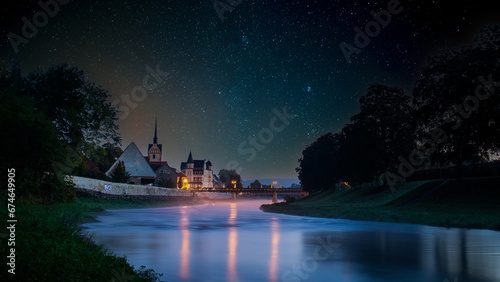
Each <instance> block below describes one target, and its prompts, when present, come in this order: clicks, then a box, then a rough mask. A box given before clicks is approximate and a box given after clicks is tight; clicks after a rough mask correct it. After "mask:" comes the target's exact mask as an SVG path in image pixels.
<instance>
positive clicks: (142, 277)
mask: <svg viewBox="0 0 500 282" xmlns="http://www.w3.org/2000/svg"><path fill="white" fill-rule="evenodd" d="M192 203H193V201H192V199H191V198H189V199H186V201H185V202H174V201H165V200H162V201H155V200H142V201H141V200H139V201H138V200H103V199H97V198H94V197H91V196H85V195H79V197H78V198H77V201H76V202H75V203H68V204H53V205H18V206H17V207H16V211H15V215H16V219H17V220H18V222H17V223H16V230H15V234H16V238H15V242H16V245H15V251H16V252H15V254H16V271H15V272H16V274H15V275H12V274H9V273H7V270H6V269H5V270H4V271H2V274H1V275H0V277H1V279H0V280H1V281H158V280H160V274H158V273H156V272H154V271H153V270H147V269H145V268H144V267H142V268H141V267H140V266H135V269H134V267H132V266H131V265H130V264H128V262H127V260H126V259H125V258H123V257H118V256H115V255H114V254H112V253H111V252H110V251H108V250H106V249H105V248H103V247H102V246H99V245H97V244H95V243H93V242H92V241H91V239H90V238H88V237H86V236H82V235H81V234H80V229H79V225H80V224H81V223H83V222H88V221H91V220H94V216H95V215H96V213H98V212H101V211H103V210H105V209H124V208H127V209H128V208H146V207H160V206H173V205H178V204H192ZM5 210H6V209H5ZM6 216H7V215H6V214H5V215H2V218H6ZM4 230H5V229H4ZM1 235H3V236H2V239H1V242H2V243H1V247H0V249H1V250H2V254H8V252H7V251H8V249H7V248H9V249H10V247H8V246H7V241H6V240H5V238H7V236H5V235H8V234H1ZM9 251H10V250H9ZM4 258H5V256H4ZM4 265H5V264H4ZM162 279H163V280H165V279H164V278H162Z"/></svg>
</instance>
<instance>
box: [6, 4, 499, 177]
mask: <svg viewBox="0 0 500 282" xmlns="http://www.w3.org/2000/svg"><path fill="white" fill-rule="evenodd" d="M43 1H45V0H43ZM11 2H15V1H11ZM37 2H38V1H18V2H17V3H11V4H3V7H2V17H1V22H0V23H1V26H0V30H1V32H2V34H1V36H2V40H1V44H2V45H1V46H0V59H1V60H2V61H3V62H4V63H7V64H11V63H12V62H13V61H15V62H18V63H19V64H20V66H21V69H22V71H23V72H24V73H27V72H30V71H33V70H34V69H37V68H42V69H45V68H47V67H48V66H50V65H53V64H60V63H68V64H69V65H70V66H77V67H79V68H81V69H82V70H83V71H84V73H85V75H86V77H87V78H88V79H89V80H90V81H93V82H95V83H96V84H98V85H101V86H102V87H103V88H104V89H106V90H108V91H109V93H110V94H111V95H112V96H113V98H112V100H113V101H116V103H117V105H118V106H121V107H126V108H127V109H128V112H127V113H125V112H123V111H122V115H121V116H122V117H123V118H121V119H120V120H119V126H120V133H121V136H122V139H123V141H122V147H123V148H125V147H126V146H127V145H128V144H129V143H130V142H135V143H136V144H137V146H138V147H139V149H140V150H141V151H142V153H143V154H146V150H147V144H149V143H151V142H152V139H153V133H154V120H155V118H156V117H157V118H158V138H159V143H162V144H163V148H164V149H163V159H166V160H167V161H168V162H169V164H170V165H171V166H173V167H176V168H179V166H180V162H181V161H186V159H187V156H188V154H189V151H190V150H191V151H192V153H193V157H194V158H195V159H210V160H211V161H212V163H213V164H214V169H215V170H216V172H218V171H219V170H220V169H222V168H227V166H228V164H229V165H230V166H231V165H235V164H236V162H237V163H238V166H237V168H238V169H240V174H241V175H242V178H243V179H244V180H251V179H257V178H260V179H262V178H296V173H295V170H294V169H295V167H297V165H298V162H297V159H298V158H300V157H301V153H302V150H303V149H304V148H305V147H306V146H307V145H308V144H310V143H312V142H313V141H315V140H316V139H317V138H318V137H319V136H320V135H322V134H324V133H327V132H337V131H340V130H341V129H342V127H343V126H344V124H346V123H348V122H349V117H350V116H351V115H353V114H355V113H357V112H358V110H359V107H358V99H359V97H360V96H362V95H364V94H365V92H366V89H367V87H368V86H369V85H370V84H371V83H375V82H377V83H381V84H387V85H391V86H399V87H402V88H403V89H405V90H407V91H409V90H411V88H412V86H413V84H414V82H415V80H416V79H417V78H418V75H419V71H420V68H422V67H423V66H425V61H426V58H427V57H428V56H429V55H432V54H435V53H436V52H437V51H439V50H440V49H441V48H446V47H449V48H455V47H457V46H459V45H461V44H463V43H469V42H471V40H472V35H473V34H474V32H475V31H477V30H478V29H479V28H481V27H483V26H485V25H488V24H495V23H496V24H498V23H500V13H498V12H499V11H498V9H495V8H493V7H492V6H491V5H492V4H491V3H492V2H491V1H467V2H470V3H468V4H462V2H465V1H462V2H460V3H456V2H451V1H450V3H449V4H446V2H443V1H400V5H401V6H402V7H403V10H402V12H401V13H399V14H397V15H393V16H392V18H391V22H390V23H389V24H388V25H387V26H386V27H385V28H383V29H382V30H381V31H380V34H379V35H378V36H375V37H373V38H371V42H370V43H369V45H368V46H366V47H364V48H362V49H361V52H360V53H359V55H356V54H354V55H352V56H351V60H352V62H351V63H350V64H349V63H347V61H346V59H345V57H344V55H343V53H342V51H341V49H340V48H339V44H340V43H341V42H345V43H348V44H351V45H354V43H353V38H354V35H355V33H356V32H355V31H354V28H355V27H359V28H361V29H362V30H363V29H364V27H365V24H366V23H367V22H369V21H372V20H373V17H372V16H371V14H370V11H371V10H374V11H376V12H378V11H379V10H381V9H387V4H388V2H390V1H374V2H372V1H366V2H365V1H351V0H344V1H341V0H338V1H304V0H300V1H250V0H243V1H242V2H241V4H237V5H236V6H235V7H234V10H233V11H232V12H225V13H224V15H223V16H224V21H221V19H220V17H219V16H218V14H217V12H216V10H215V8H214V6H213V1H210V0H206V1H153V0H150V1H138V0H137V1H69V2H68V3H66V4H64V5H59V6H60V11H58V12H57V13H56V14H55V15H54V16H53V17H49V18H48V22H47V24H46V25H44V26H43V27H40V28H39V30H38V33H37V34H36V35H35V36H34V37H33V38H28V40H29V42H28V43H27V44H20V45H19V52H18V53H17V54H16V53H15V52H14V49H13V47H12V45H11V43H10V42H9V40H8V36H7V35H8V34H9V32H13V33H15V34H17V35H20V36H21V35H22V32H21V29H22V26H23V21H22V17H26V18H27V19H29V20H30V21H32V19H33V15H34V14H35V13H36V12H38V11H43V10H42V8H41V7H40V6H39V5H38V4H37ZM61 2H64V1H61ZM221 2H222V3H227V2H226V1H225V0H222V1H221ZM230 2H236V3H238V2H239V1H230ZM421 2H422V3H421ZM438 2H439V3H438ZM42 20H43V19H42ZM146 67H149V68H151V69H153V70H154V69H157V68H158V69H159V70H160V71H161V72H163V73H165V74H166V73H168V75H163V76H162V77H160V82H161V83H157V84H155V83H156V82H157V80H156V79H155V78H154V77H152V76H151V77H149V79H148V80H147V82H148V83H149V84H151V85H155V86H156V87H153V88H154V89H151V90H149V89H146V92H145V93H146V95H145V96H142V97H140V98H141V99H139V100H140V101H139V100H134V98H133V97H131V95H132V92H133V91H134V89H136V90H137V88H136V87H140V86H142V87H144V85H143V80H144V78H145V76H147V75H149V74H150V72H148V70H147V69H146ZM144 89H145V88H144ZM134 93H136V94H137V93H140V92H134ZM143 93H144V92H143ZM122 95H129V98H130V102H129V104H127V103H126V102H124V100H123V99H124V98H123V96H122ZM141 95H142V94H141ZM135 97H139V96H135ZM131 105H132V106H131ZM284 107H286V109H287V112H288V113H289V114H294V115H295V117H294V118H293V119H289V124H288V125H285V126H284V127H282V128H283V130H282V131H280V132H274V133H273V135H274V136H273V137H272V138H270V136H269V135H268V134H267V135H266V132H267V133H269V130H264V131H265V133H262V134H264V135H263V136H264V137H265V138H267V140H266V142H268V144H262V143H261V142H260V141H258V142H259V143H260V144H261V145H262V146H264V147H262V146H261V147H260V149H261V150H260V151H256V154H255V156H254V158H253V159H251V160H250V161H248V159H250V154H248V153H247V154H241V153H239V152H238V146H239V145H240V144H242V142H243V141H247V143H248V137H249V136H255V137H257V139H258V138H259V137H258V135H259V132H261V131H262V130H263V128H269V126H270V125H269V123H270V121H271V120H272V118H273V116H275V113H274V112H273V109H278V110H279V111H282V109H283V108H284ZM122 110H123V108H122ZM282 124H283V123H282V122H281V121H280V120H279V119H278V121H277V122H276V125H277V126H278V127H279V126H281V125H282ZM264 131H262V132H264ZM251 147H252V146H251V145H249V144H245V145H244V146H242V148H243V149H248V148H251ZM229 168H234V167H229Z"/></svg>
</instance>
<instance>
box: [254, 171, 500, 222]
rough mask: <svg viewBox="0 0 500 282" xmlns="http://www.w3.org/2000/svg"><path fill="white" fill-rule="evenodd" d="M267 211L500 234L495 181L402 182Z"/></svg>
mask: <svg viewBox="0 0 500 282" xmlns="http://www.w3.org/2000/svg"><path fill="white" fill-rule="evenodd" d="M261 209H262V210H263V211H266V212H276V213H285V214H292V215H304V216H314V217H328V218H344V219H353V220H368V221H384V222H404V223H416V224H426V225H433V226H444V227H463V228H480V229H493V230H500V178H498V177H492V178H476V179H464V180H460V181H457V180H448V181H445V180H430V181H418V182H412V183H407V184H405V185H402V186H400V187H398V188H397V189H396V190H395V191H394V192H391V191H390V189H388V188H386V187H382V186H377V187H359V188H353V189H350V190H345V191H330V192H324V193H318V194H313V195H310V196H307V197H304V198H302V199H299V200H297V201H295V202H293V203H277V204H272V205H262V206H261Z"/></svg>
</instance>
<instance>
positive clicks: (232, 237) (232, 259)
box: [227, 203, 238, 281]
mask: <svg viewBox="0 0 500 282" xmlns="http://www.w3.org/2000/svg"><path fill="white" fill-rule="evenodd" d="M237 215H238V210H237V209H236V204H235V203H231V213H230V214H229V218H228V220H227V222H228V223H229V224H230V225H234V224H236V217H237ZM237 251H238V228H237V227H235V226H231V227H229V238H228V255H227V274H228V276H229V281H238V272H237V270H236V257H237Z"/></svg>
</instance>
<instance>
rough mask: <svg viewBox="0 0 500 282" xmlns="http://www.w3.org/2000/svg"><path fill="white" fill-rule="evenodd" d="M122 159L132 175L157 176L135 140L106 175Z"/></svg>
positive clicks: (110, 170) (109, 171)
mask: <svg viewBox="0 0 500 282" xmlns="http://www.w3.org/2000/svg"><path fill="white" fill-rule="evenodd" d="M120 161H123V163H124V164H125V170H126V171H128V172H129V173H130V176H131V177H151V178H155V177H156V174H155V173H154V171H153V170H152V169H151V166H149V164H148V162H147V161H146V159H144V156H143V155H142V153H141V151H139V149H138V148H137V146H136V145H135V143H134V142H132V143H130V145H128V146H127V148H126V149H125V151H123V153H122V155H121V156H120V157H119V158H118V160H116V162H115V163H114V164H113V165H112V166H111V168H110V169H109V170H108V171H107V172H106V175H108V176H109V174H110V173H111V172H112V171H113V169H114V168H115V166H116V165H117V164H118V162H120Z"/></svg>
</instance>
